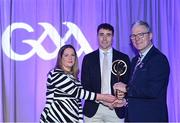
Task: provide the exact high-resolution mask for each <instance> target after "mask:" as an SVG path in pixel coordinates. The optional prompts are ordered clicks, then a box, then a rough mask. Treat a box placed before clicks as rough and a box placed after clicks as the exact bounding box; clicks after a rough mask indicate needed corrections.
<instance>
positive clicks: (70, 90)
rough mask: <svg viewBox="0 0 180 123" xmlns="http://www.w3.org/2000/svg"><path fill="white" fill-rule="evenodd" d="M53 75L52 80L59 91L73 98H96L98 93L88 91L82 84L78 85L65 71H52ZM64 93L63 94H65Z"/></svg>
mask: <svg viewBox="0 0 180 123" xmlns="http://www.w3.org/2000/svg"><path fill="white" fill-rule="evenodd" d="M52 75H53V77H52V78H51V81H52V83H53V85H54V87H55V88H57V89H58V91H59V92H61V93H63V94H65V95H66V96H68V97H71V98H77V99H84V100H95V99H96V93H94V92H90V91H87V90H85V89H83V88H82V86H79V85H76V84H75V83H74V80H73V79H71V78H70V77H68V76H67V75H66V74H64V73H59V72H57V73H52ZM63 94H62V95H61V96H63Z"/></svg>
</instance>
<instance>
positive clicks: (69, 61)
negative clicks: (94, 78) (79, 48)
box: [61, 48, 76, 71]
mask: <svg viewBox="0 0 180 123" xmlns="http://www.w3.org/2000/svg"><path fill="white" fill-rule="evenodd" d="M75 60H76V56H75V52H74V50H73V49H72V48H67V49H65V50H64V52H63V54H62V59H61V63H62V67H63V69H64V70H65V71H71V69H72V67H73V65H74V64H75Z"/></svg>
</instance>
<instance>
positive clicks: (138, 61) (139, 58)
mask: <svg viewBox="0 0 180 123" xmlns="http://www.w3.org/2000/svg"><path fill="white" fill-rule="evenodd" d="M142 56H143V55H140V56H139V57H138V60H137V62H136V65H135V67H134V70H133V73H132V76H131V81H132V80H133V78H134V74H135V72H136V70H137V68H138V66H139V65H140V64H141V63H142V60H141V59H142Z"/></svg>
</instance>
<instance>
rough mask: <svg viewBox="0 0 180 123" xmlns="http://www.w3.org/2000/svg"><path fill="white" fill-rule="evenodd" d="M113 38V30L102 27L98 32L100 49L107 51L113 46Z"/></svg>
mask: <svg viewBox="0 0 180 123" xmlns="http://www.w3.org/2000/svg"><path fill="white" fill-rule="evenodd" d="M112 40H113V34H112V31H111V30H108V29H103V28H102V29H100V30H99V32H98V41H99V47H100V49H102V50H104V51H107V50H108V49H110V48H111V45H112Z"/></svg>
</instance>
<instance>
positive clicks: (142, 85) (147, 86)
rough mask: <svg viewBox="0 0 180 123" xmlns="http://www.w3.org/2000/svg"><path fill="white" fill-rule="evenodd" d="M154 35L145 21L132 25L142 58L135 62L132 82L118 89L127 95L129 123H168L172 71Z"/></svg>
mask: <svg viewBox="0 0 180 123" xmlns="http://www.w3.org/2000/svg"><path fill="white" fill-rule="evenodd" d="M152 36H153V35H152V32H151V30H150V27H149V25H148V24H147V23H146V22H144V21H137V22H135V23H134V24H133V25H132V34H131V36H130V38H131V40H132V44H133V46H134V47H135V48H136V49H137V51H138V53H139V54H138V55H137V56H135V57H134V58H133V59H132V64H131V65H132V72H131V80H130V81H129V83H128V86H127V85H125V84H124V83H118V84H115V85H114V88H115V89H120V90H121V91H124V92H126V91H127V98H128V107H127V117H126V120H127V121H129V122H168V110H167V104H166V95H167V86H168V81H169V74H170V68H169V63H168V60H167V58H166V56H165V55H164V54H162V53H161V52H160V51H159V50H158V49H157V48H155V47H154V46H153V44H152Z"/></svg>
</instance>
